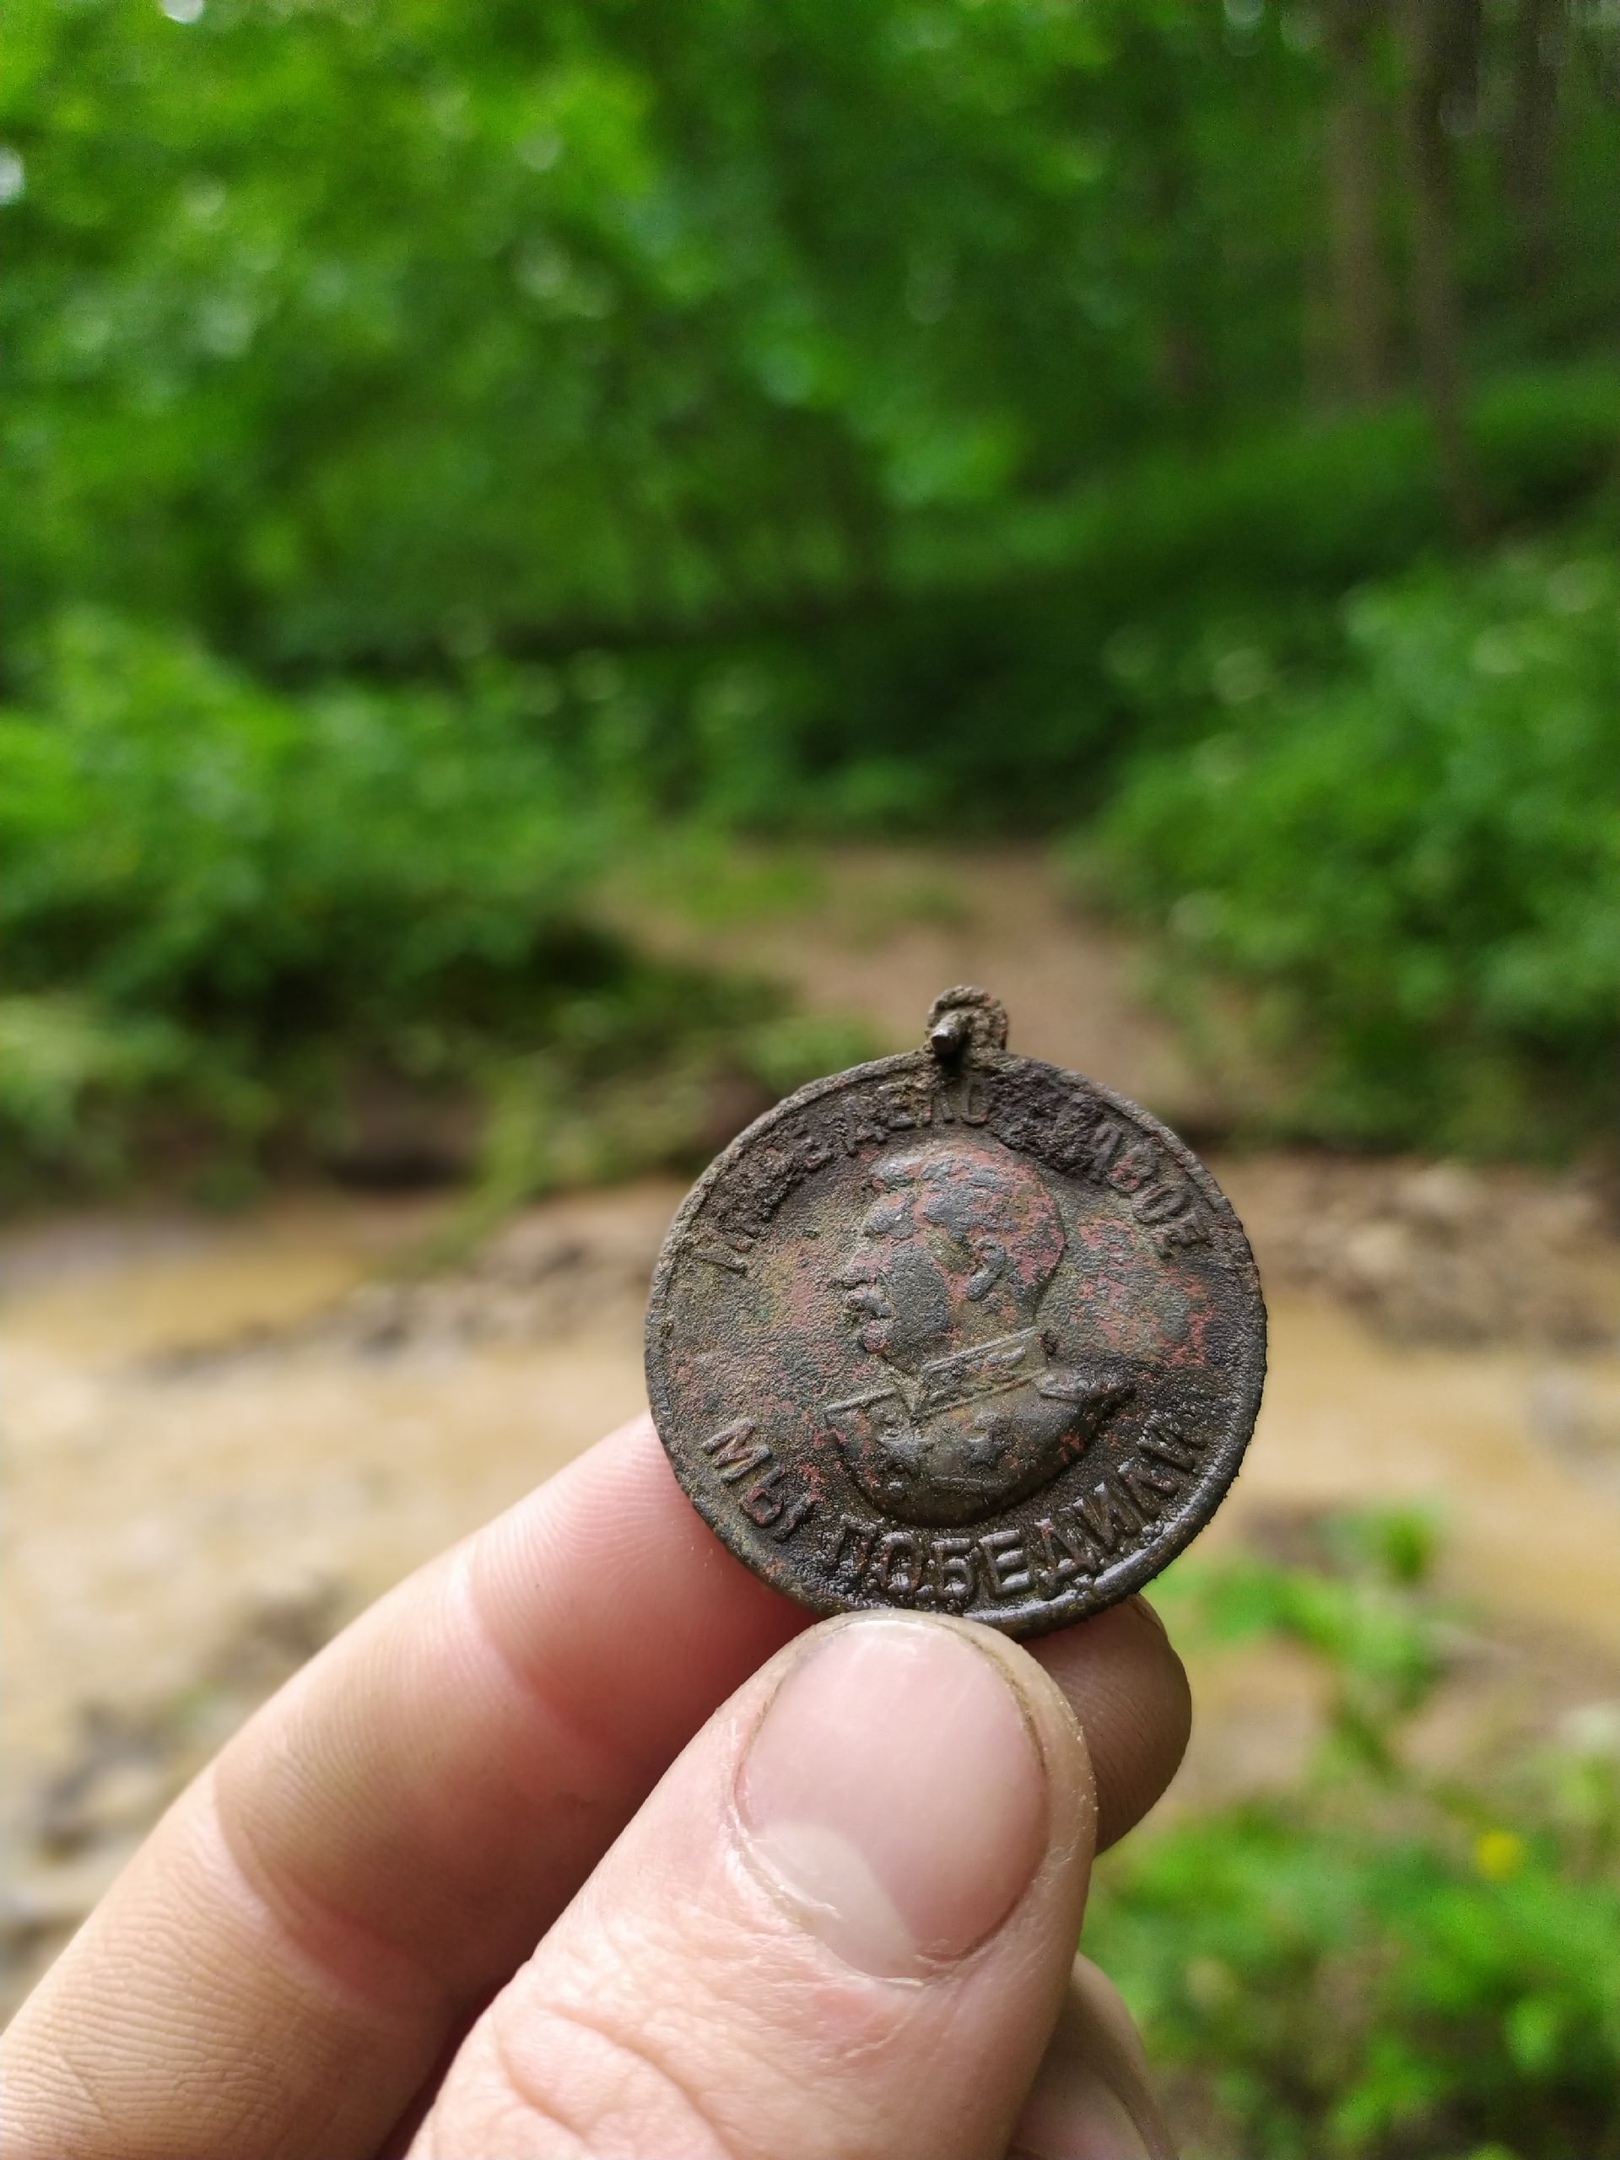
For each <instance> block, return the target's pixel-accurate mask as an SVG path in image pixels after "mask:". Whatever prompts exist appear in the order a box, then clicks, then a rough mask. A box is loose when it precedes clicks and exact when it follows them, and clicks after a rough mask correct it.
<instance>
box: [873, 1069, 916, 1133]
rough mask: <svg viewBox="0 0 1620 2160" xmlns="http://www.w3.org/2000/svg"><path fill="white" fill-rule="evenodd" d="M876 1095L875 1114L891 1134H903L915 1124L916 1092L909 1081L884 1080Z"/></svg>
mask: <svg viewBox="0 0 1620 2160" xmlns="http://www.w3.org/2000/svg"><path fill="white" fill-rule="evenodd" d="M876 1093H877V1101H878V1112H877V1114H878V1116H879V1117H880V1118H881V1119H882V1120H883V1123H884V1124H885V1125H887V1126H888V1128H889V1130H890V1131H891V1132H905V1131H906V1130H907V1129H908V1128H909V1127H911V1126H913V1125H915V1124H916V1122H917V1099H916V1092H915V1090H914V1089H913V1087H912V1084H911V1082H910V1081H909V1080H884V1081H882V1082H881V1083H880V1084H879V1086H878V1088H877V1090H876Z"/></svg>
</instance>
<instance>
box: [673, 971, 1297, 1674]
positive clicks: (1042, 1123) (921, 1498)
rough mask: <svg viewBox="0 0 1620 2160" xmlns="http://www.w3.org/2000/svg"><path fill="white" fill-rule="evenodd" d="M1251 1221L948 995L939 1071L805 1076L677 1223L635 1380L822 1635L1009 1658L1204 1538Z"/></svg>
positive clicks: (1256, 1306)
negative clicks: (894, 1630) (891, 1619)
mask: <svg viewBox="0 0 1620 2160" xmlns="http://www.w3.org/2000/svg"><path fill="white" fill-rule="evenodd" d="M1264 1375H1265V1306H1264V1304H1263V1302H1262V1299H1261V1295H1260V1282H1259V1277H1258V1275H1257V1273H1256V1271H1255V1265H1254V1256H1253V1254H1252V1253H1251V1252H1250V1250H1249V1245H1248V1240H1247V1239H1246V1238H1245V1237H1244V1235H1243V1230H1242V1227H1241V1225H1240V1224H1239V1222H1238V1219H1237V1217H1236V1216H1235V1215H1234V1214H1233V1212H1232V1209H1231V1206H1230V1204H1229V1203H1228V1201H1227V1200H1226V1198H1225V1196H1224V1195H1223V1194H1222V1193H1221V1191H1220V1188H1219V1187H1218V1186H1217V1185H1216V1183H1215V1180H1214V1179H1213V1178H1212V1177H1211V1176H1210V1174H1209V1172H1208V1171H1207V1170H1206V1169H1205V1168H1204V1166H1203V1165H1202V1163H1200V1162H1199V1161H1198V1159H1197V1157H1196V1156H1195V1155H1194V1154H1193V1153H1192V1151H1191V1150H1190V1149H1189V1148H1188V1147H1186V1146H1185V1145H1184V1143H1183V1142H1182V1141H1180V1140H1178V1139H1177V1138H1176V1136H1175V1135H1174V1134H1173V1133H1171V1132H1169V1131H1168V1130H1167V1129H1166V1128H1165V1127H1164V1126H1163V1125H1161V1124H1160V1123H1159V1122H1158V1121H1157V1119H1155V1118H1153V1117H1150V1116H1149V1115H1148V1113H1147V1112H1146V1111H1145V1110H1141V1109H1138V1108H1137V1106H1136V1105H1135V1104H1134V1103H1131V1102H1127V1101H1125V1100H1124V1098H1123V1097H1121V1096H1118V1095H1116V1094H1114V1093H1113V1092H1112V1091H1111V1090H1110V1089H1108V1088H1105V1087H1101V1086H1099V1085H1098V1083H1097V1082H1096V1081H1094V1080H1088V1079H1086V1078H1084V1077H1083V1076H1082V1075H1081V1074H1079V1073H1071V1072H1064V1071H1062V1070H1061V1069H1060V1068H1059V1067H1057V1066H1054V1065H1048V1064H1045V1063H1043V1062H1042V1061H1041V1060H1039V1059H1036V1058H1024V1057H1017V1056H1015V1055H1013V1054H1012V1053H1011V1052H1010V1051H1009V1050H1008V1049H1007V1015H1006V1013H1005V1012H1004V1011H1003V1009H1002V1007H1001V1006H1000V1005H999V1004H998V1003H997V1002H996V1000H995V999H994V998H992V997H991V996H989V995H988V993H987V992H985V991H983V990H975V989H956V990H947V991H945V992H944V993H943V995H942V996H940V997H939V998H937V999H936V1000H935V1002H934V1006H933V1010H932V1011H931V1012H930V1014H929V1016H928V1024H927V1030H926V1034H925V1037H924V1044H923V1047H922V1049H920V1050H916V1051H909V1052H906V1053H904V1054H902V1055H901V1056H898V1057H889V1058H880V1059H878V1060H877V1061H876V1062H875V1063H872V1064H868V1065H856V1066H853V1067H851V1068H850V1070H849V1071H847V1072H841V1073H835V1074H833V1075H831V1076H830V1077H829V1078H827V1079H825V1080H816V1081H812V1082H811V1083H810V1085H809V1086H808V1087H803V1088H800V1089H799V1090H798V1092H797V1093H796V1094H793V1095H790V1096H788V1097H787V1098H786V1100H785V1101H783V1102H780V1103H778V1104H777V1106H776V1108H775V1109H774V1110H770V1111H768V1112H767V1113H766V1114H765V1115H764V1116H763V1117H761V1118H759V1119H757V1120H756V1121H755V1122H754V1123H753V1124H752V1125H750V1126H749V1127H748V1129H747V1131H746V1132H744V1133H742V1134H740V1135H739V1136H738V1138H737V1139H736V1140H734V1141H733V1142H732V1144H731V1146H730V1147H728V1148H727V1149H726V1151H725V1152H724V1154H722V1155H721V1156H719V1157H718V1159H717V1160H716V1161H715V1162H714V1163H713V1164H711V1165H710V1167H709V1169H708V1170H707V1171H706V1172H705V1173H704V1175H703V1176H702V1177H701V1178H700V1179H699V1181H698V1183H697V1184H696V1185H695V1186H694V1187H693V1189H692V1191H691V1192H690V1193H689V1194H688V1196H687V1198H686V1200H685V1202H684V1204H683V1205H682V1207H681V1210H680V1212H679V1214H678V1215H677V1216H676V1218H675V1221H674V1223H673V1224H672V1225H671V1227H670V1231H669V1234H668V1236H667V1238H666V1239H665V1241H664V1246H663V1250H662V1252H661V1254H660V1256H659V1261H658V1267H657V1270H656V1272H655V1274H654V1276H653V1286H652V1296H651V1300H650V1303H649V1306H648V1311H647V1384H648V1389H649V1393H650V1396H651V1401H652V1410H653V1417H654V1420H655V1422H656V1424H657V1427H658V1431H659V1434H660V1436H661V1438H662V1440H663V1443H664V1446H665V1448H666V1450H667V1451H668V1454H669V1458H670V1461H671V1463H672V1464H673V1466H674V1470H675V1475H676V1477H677V1478H678V1479H679V1480H680V1483H681V1485H682V1487H683V1489H684V1490H685V1492H686V1493H687V1495H688V1497H689V1498H690V1499H691V1501H692V1503H693V1505H694V1506H695V1507H696V1508H697V1510H698V1512H699V1513H700V1514H701V1515H702V1516H703V1518H704V1520H705V1521H706V1522H707V1523H708V1524H709V1525H710V1527H711V1528H712V1529H713V1530H714V1531H715V1532H716V1533H717V1535H718V1536H719V1537H720V1538H721V1540H722V1541H723V1543H724V1544H726V1545H727V1546H728V1547H729V1548H730V1549H731V1551H732V1552H734V1553H735V1554H736V1555H737V1557H738V1558H739V1559H740V1560H742V1561H744V1562H745V1563H746V1564H747V1565H748V1566H749V1567H751V1568H752V1569H753V1570H754V1571H755V1573H756V1574H758V1575H761V1576H762V1577H763V1578H764V1579H765V1580H766V1581H767V1582H769V1583H771V1584H772V1585H773V1586H774V1587H775V1588H776V1589H778V1590H781V1591H784V1592H785V1593H786V1594H787V1595H788V1596H790V1597H793V1598H797V1599H799V1600H800V1602H801V1603H803V1604H806V1605H808V1606H810V1607H811V1608H812V1609H813V1610H814V1611H816V1612H818V1613H832V1612H842V1611H848V1610H851V1609H854V1608H858V1607H868V1606H895V1605H898V1606H906V1607H911V1608H914V1609H917V1610H920V1611H928V1612H951V1613H958V1614H961V1615H962V1616H964V1617H966V1618H968V1619H971V1620H980V1621H983V1622H985V1623H986V1624H987V1625H989V1626H991V1627H995V1628H1000V1629H1002V1630H1003V1631H1004V1632H1006V1633H1008V1634H1011V1635H1038V1634H1041V1633H1044V1632H1045V1631H1046V1630H1047V1629H1049V1628H1056V1627H1064V1626H1067V1625H1068V1624H1069V1623H1070V1622H1072V1621H1075V1620H1079V1619H1082V1618H1084V1616H1085V1615H1086V1614H1087V1613H1092V1612H1097V1611H1100V1610H1101V1609H1102V1608H1103V1607H1104V1606H1106V1605H1111V1604H1114V1603H1115V1602H1116V1601H1117V1600H1118V1599H1120V1598H1123V1597H1128V1596H1129V1595H1130V1594H1131V1592H1132V1591H1134V1590H1139V1589H1140V1588H1141V1587H1142V1586H1143V1584H1144V1583H1146V1582H1148V1581H1150V1580H1151V1578H1152V1577H1153V1576H1154V1575H1156V1574H1157V1573H1158V1572H1159V1570H1160V1569H1161V1568H1162V1567H1164V1566H1165V1565H1166V1563H1167V1562H1168V1561H1169V1560H1171V1559H1172V1558H1173V1557H1174V1556H1175V1554H1177V1553H1178V1552H1180V1551H1181V1550H1182V1548H1183V1547H1184V1546H1185V1545H1187V1544H1188V1543H1189V1541H1190V1540H1191V1539H1192V1538H1193V1537H1195V1536H1196V1535H1197V1533H1198V1532H1199V1530H1201V1529H1202V1528H1203V1526H1204V1524H1205V1523H1206V1522H1208V1520H1209V1518H1210V1516H1211V1515H1212V1514H1213V1513H1214V1511H1215V1509H1216V1507H1217V1506H1218V1505H1219V1504H1220V1501H1221V1499H1222V1497H1223V1495H1224V1494H1225V1492H1226V1489H1227V1487H1228V1486H1229V1485H1230V1484H1231V1482H1232V1479H1233V1478H1234V1477H1235V1476H1236V1474H1237V1470H1238V1465H1239V1464H1240V1463H1241V1461H1242V1459H1243V1451H1244V1449H1245V1447H1246V1446H1247V1445H1248V1440H1249V1435H1250V1433H1251V1432H1252V1431H1253V1429H1254V1421H1255V1415H1256V1413H1257V1411H1258V1409H1259V1406H1260V1390H1261V1384H1262V1381H1263V1379H1264Z"/></svg>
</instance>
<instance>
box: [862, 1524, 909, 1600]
mask: <svg viewBox="0 0 1620 2160" xmlns="http://www.w3.org/2000/svg"><path fill="white" fill-rule="evenodd" d="M867 1579H868V1581H869V1582H870V1583H871V1584H872V1586H873V1588H874V1589H877V1590H884V1591H887V1592H888V1593H889V1594H890V1595H891V1596H905V1595H907V1594H908V1593H910V1592H914V1591H916V1590H917V1588H918V1587H919V1586H920V1584H921V1582H922V1562H921V1559H920V1557H919V1552H918V1546H917V1540H916V1539H915V1538H914V1537H913V1536H912V1534H911V1532H910V1531H909V1530H889V1531H886V1532H885V1533H884V1535H883V1537H882V1538H881V1539H880V1540H879V1541H878V1547H877V1550H876V1552H875V1553H874V1554H873V1555H872V1564H871V1566H870V1568H869V1569H868V1571H867Z"/></svg>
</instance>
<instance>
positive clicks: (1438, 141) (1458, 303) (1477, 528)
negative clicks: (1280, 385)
mask: <svg viewBox="0 0 1620 2160" xmlns="http://www.w3.org/2000/svg"><path fill="white" fill-rule="evenodd" d="M1479 27H1480V9H1479V0H1403V4H1402V30H1403V42H1404V45H1405V49H1406V74H1407V81H1406V97H1405V115H1404V120H1405V126H1404V134H1405V139H1406V163H1407V176H1408V182H1409V186H1410V189H1411V196H1412V319H1413V325H1414V327H1415V329H1416V332H1417V346H1418V365H1419V368H1420V370H1421V373H1422V377H1423V389H1424V395H1425V398H1426V400H1427V403H1428V408H1429V422H1430V425H1431V426H1432V428H1433V429H1434V441H1435V450H1436V452H1437V454H1438V457H1439V461H1440V477H1441V482H1442V485H1443V486H1444V488H1445V491H1446V498H1447V501H1448V502H1449V504H1450V506H1451V514H1452V518H1453V520H1454V521H1455V523H1456V527H1457V530H1458V532H1459V533H1460V534H1461V536H1462V537H1463V538H1464V539H1467V540H1473V539H1477V538H1479V537H1480V536H1481V535H1482V534H1483V532H1484V529H1485V505H1484V498H1483V494H1482V492H1481V489H1480V484H1479V476H1478V472H1477V470H1476V466H1475V461H1474V453H1473V449H1472V447H1471V445H1470V443H1469V440H1468V429H1467V420H1466V412H1465V400H1464V389H1463V312H1462V293H1461V289H1460V284H1459V279H1458V273H1457V229H1456V204H1455V187H1454V179H1453V172H1452V155H1451V142H1450V136H1449V132H1448V129H1447V121H1448V119H1452V118H1454V117H1455V116H1456V114H1457V113H1458V112H1459V111H1460V108H1461V105H1462V103H1463V102H1465V101H1469V100H1471V99H1472V96H1473V93H1474V71H1475V70H1477V66H1478V53H1479Z"/></svg>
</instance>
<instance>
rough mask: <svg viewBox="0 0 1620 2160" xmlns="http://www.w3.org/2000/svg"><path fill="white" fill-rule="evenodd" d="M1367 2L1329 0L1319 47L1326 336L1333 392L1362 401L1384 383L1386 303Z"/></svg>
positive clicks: (1371, 12) (1376, 15)
mask: <svg viewBox="0 0 1620 2160" xmlns="http://www.w3.org/2000/svg"><path fill="white" fill-rule="evenodd" d="M1381 14H1382V10H1381V9H1380V8H1378V7H1377V6H1376V5H1375V4H1374V0H1333V5H1332V6H1331V8H1330V9H1329V11H1328V18H1327V45H1328V52H1329V56H1330V58H1331V61H1332V66H1333V102H1332V104H1331V106H1330V108H1329V111H1328V119H1327V139H1326V153H1327V156H1326V166H1327V208H1328V250H1329V262H1330V276H1331V295H1332V301H1331V304H1332V315H1333V338H1334V347H1335V356H1336V362H1337V373H1338V377H1339V390H1340V394H1341V396H1342V397H1343V398H1344V399H1345V400H1346V402H1348V403H1350V404H1352V405H1369V404H1372V403H1374V402H1375V401H1376V400H1377V399H1378V398H1379V397H1381V396H1382V395H1383V393H1384V391H1385V390H1387V389H1388V387H1389V358H1390V318H1391V315H1392V313H1393V310H1392V308H1391V306H1390V294H1389V280H1388V277H1387V275H1386V272H1385V267H1384V257H1383V250H1382V247H1381V245H1380V236H1379V214H1378V213H1379V196H1380V193H1381V188H1380V185H1379V156H1378V105H1377V97H1376V88H1375V84H1374V80H1373V60H1372V51H1371V45H1372V37H1373V32H1374V30H1375V28H1376V26H1377V23H1378V21H1379V19H1380V17H1381Z"/></svg>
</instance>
